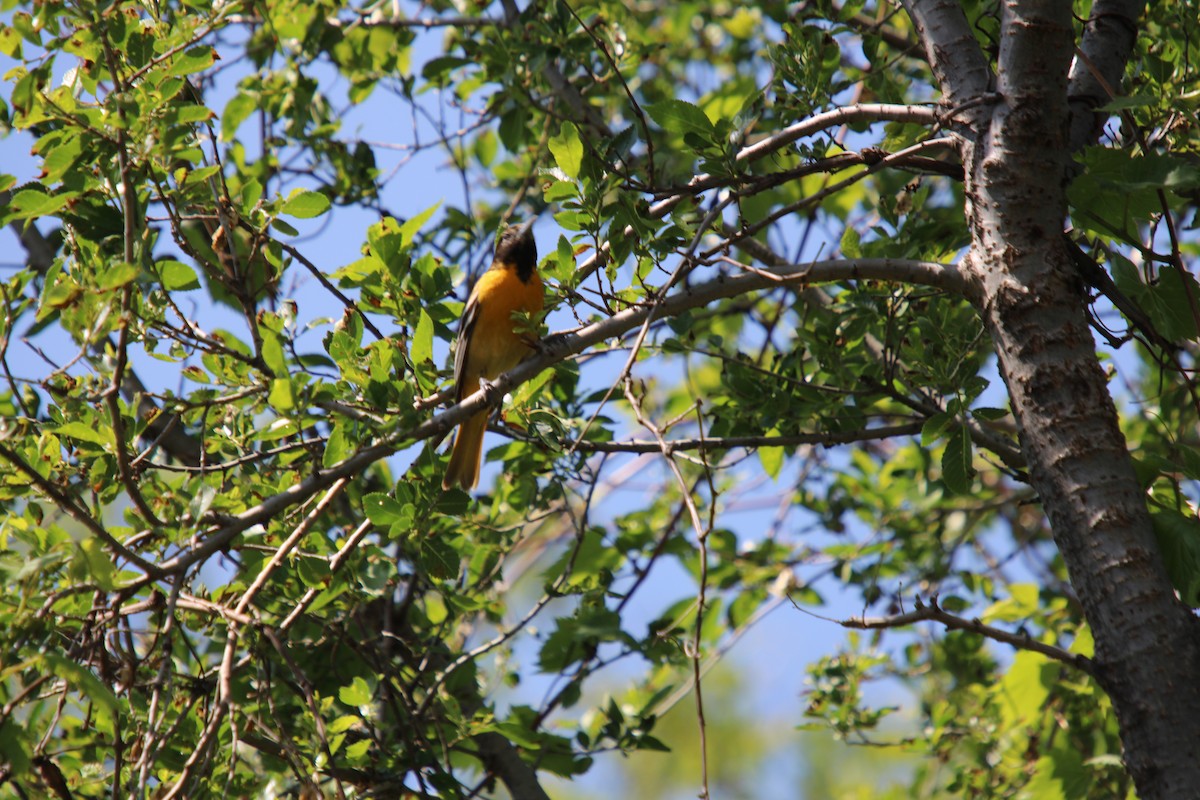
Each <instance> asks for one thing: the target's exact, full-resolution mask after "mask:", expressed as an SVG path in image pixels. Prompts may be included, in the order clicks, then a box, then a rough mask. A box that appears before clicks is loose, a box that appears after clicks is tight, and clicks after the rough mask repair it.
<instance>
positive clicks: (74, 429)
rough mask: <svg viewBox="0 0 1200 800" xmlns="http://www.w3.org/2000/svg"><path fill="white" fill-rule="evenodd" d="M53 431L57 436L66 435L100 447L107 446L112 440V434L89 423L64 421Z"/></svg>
mask: <svg viewBox="0 0 1200 800" xmlns="http://www.w3.org/2000/svg"><path fill="white" fill-rule="evenodd" d="M54 432H55V433H56V434H58V435H59V436H67V437H70V438H72V439H78V440H79V441H82V442H91V443H92V444H98V445H101V446H102V447H107V446H108V445H110V444H112V442H113V439H112V436H111V435H107V432H101V431H99V430H97V429H96V428H94V427H92V426H91V425H86V424H84V423H82V422H68V423H65V424H63V425H60V426H58V427H57V428H55V429H54Z"/></svg>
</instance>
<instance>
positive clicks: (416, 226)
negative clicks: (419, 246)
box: [400, 200, 442, 245]
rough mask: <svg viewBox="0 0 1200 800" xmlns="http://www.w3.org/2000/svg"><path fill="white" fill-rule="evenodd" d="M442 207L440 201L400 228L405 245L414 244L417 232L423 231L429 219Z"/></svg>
mask: <svg viewBox="0 0 1200 800" xmlns="http://www.w3.org/2000/svg"><path fill="white" fill-rule="evenodd" d="M441 205H442V201H441V200H439V201H437V202H436V203H434V204H433V205H431V206H430V207H429V208H427V209H425V210H424V211H422V212H421V213H420V214H417V215H416V216H414V217H412V218H410V219H409V220H408V221H407V222H405V223H404V224H403V225H401V226H400V236H401V237H402V238H403V239H404V242H405V244H409V245H411V244H412V243H413V241H414V240H415V238H416V235H417V231H419V230H421V228H422V227H423V226H424V225H425V223H426V222H428V221H429V218H430V217H432V216H433V212H435V211H437V210H438V208H439V207H440V206H441Z"/></svg>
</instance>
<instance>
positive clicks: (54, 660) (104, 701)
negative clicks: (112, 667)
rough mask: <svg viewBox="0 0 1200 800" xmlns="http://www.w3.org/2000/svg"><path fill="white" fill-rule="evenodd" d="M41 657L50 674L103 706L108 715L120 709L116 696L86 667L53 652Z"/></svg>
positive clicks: (43, 654)
mask: <svg viewBox="0 0 1200 800" xmlns="http://www.w3.org/2000/svg"><path fill="white" fill-rule="evenodd" d="M41 657H42V660H43V661H45V662H46V666H47V667H49V668H50V672H52V673H53V674H55V675H57V676H58V677H60V678H62V679H63V680H64V681H66V682H67V683H69V684H71V685H72V686H73V687H74V688H75V689H78V690H79V691H80V692H82V693H83V695H84V696H85V697H86V698H87V699H88V700H90V701H92V702H94V703H99V704H100V705H102V706H104V707H105V708H106V709H108V711H109V713H116V711H117V709H118V708H119V707H120V701H119V700H118V699H117V696H116V695H115V694H113V692H112V689H109V688H108V686H106V685H105V684H104V682H103V681H101V680H100V679H99V678H97V677H96V676H95V675H93V674H92V672H91V670H89V669H88V668H87V667H84V666H83V665H81V664H78V663H76V662H74V661H71V660H69V659H66V658H63V657H62V656H60V655H59V654H58V653H54V652H45V653H42V655H41Z"/></svg>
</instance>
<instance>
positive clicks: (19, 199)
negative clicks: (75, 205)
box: [5, 189, 75, 220]
mask: <svg viewBox="0 0 1200 800" xmlns="http://www.w3.org/2000/svg"><path fill="white" fill-rule="evenodd" d="M74 196H75V195H74V193H73V192H71V193H68V192H64V193H62V194H49V193H47V192H44V191H37V190H34V189H23V190H21V191H19V192H17V193H16V194H14V195H13V197H12V200H10V201H9V204H8V213H7V214H6V215H5V219H6V220H18V219H36V218H38V217H46V216H50V215H51V214H54V213H55V212H57V211H58V210H59V209H61V208H62V207H63V206H65V205H66V204H67V203H68V202H70V200H71V198H72V197H74Z"/></svg>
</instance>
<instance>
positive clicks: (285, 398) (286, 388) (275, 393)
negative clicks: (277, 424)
mask: <svg viewBox="0 0 1200 800" xmlns="http://www.w3.org/2000/svg"><path fill="white" fill-rule="evenodd" d="M267 402H268V403H270V404H271V407H272V408H274V409H275V410H277V411H279V412H280V413H283V414H286V413H288V412H290V411H291V410H292V409H294V408H295V407H296V395H295V394H294V393H293V392H292V379H291V378H272V379H271V392H270V393H269V394H268V395H267Z"/></svg>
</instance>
